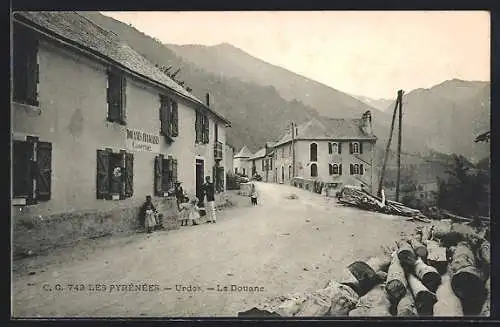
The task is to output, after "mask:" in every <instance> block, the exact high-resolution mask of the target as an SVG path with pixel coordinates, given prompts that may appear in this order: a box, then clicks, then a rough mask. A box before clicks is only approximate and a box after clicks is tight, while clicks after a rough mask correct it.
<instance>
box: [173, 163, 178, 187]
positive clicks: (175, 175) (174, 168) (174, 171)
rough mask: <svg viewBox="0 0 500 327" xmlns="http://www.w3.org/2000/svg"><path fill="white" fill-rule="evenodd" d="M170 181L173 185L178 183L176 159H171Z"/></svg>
mask: <svg viewBox="0 0 500 327" xmlns="http://www.w3.org/2000/svg"><path fill="white" fill-rule="evenodd" d="M172 181H173V182H174V183H175V182H177V181H178V179H177V159H172ZM172 186H173V185H172Z"/></svg>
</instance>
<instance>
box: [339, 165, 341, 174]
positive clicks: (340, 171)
mask: <svg viewBox="0 0 500 327" xmlns="http://www.w3.org/2000/svg"><path fill="white" fill-rule="evenodd" d="M339 175H342V164H339Z"/></svg>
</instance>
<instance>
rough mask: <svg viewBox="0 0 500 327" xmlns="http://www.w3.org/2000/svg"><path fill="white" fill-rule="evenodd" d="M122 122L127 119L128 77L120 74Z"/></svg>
mask: <svg viewBox="0 0 500 327" xmlns="http://www.w3.org/2000/svg"><path fill="white" fill-rule="evenodd" d="M119 108H120V122H121V123H123V124H125V121H126V120H127V78H126V77H125V76H123V75H122V76H120V107H119Z"/></svg>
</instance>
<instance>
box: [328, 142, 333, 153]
mask: <svg viewBox="0 0 500 327" xmlns="http://www.w3.org/2000/svg"><path fill="white" fill-rule="evenodd" d="M332 152H333V151H332V142H328V153H329V154H332Z"/></svg>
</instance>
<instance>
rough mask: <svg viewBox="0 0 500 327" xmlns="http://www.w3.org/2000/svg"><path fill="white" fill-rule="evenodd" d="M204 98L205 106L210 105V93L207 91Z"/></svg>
mask: <svg viewBox="0 0 500 327" xmlns="http://www.w3.org/2000/svg"><path fill="white" fill-rule="evenodd" d="M205 99H206V100H205V102H206V105H207V107H210V93H208V92H207V94H206V95H205Z"/></svg>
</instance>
